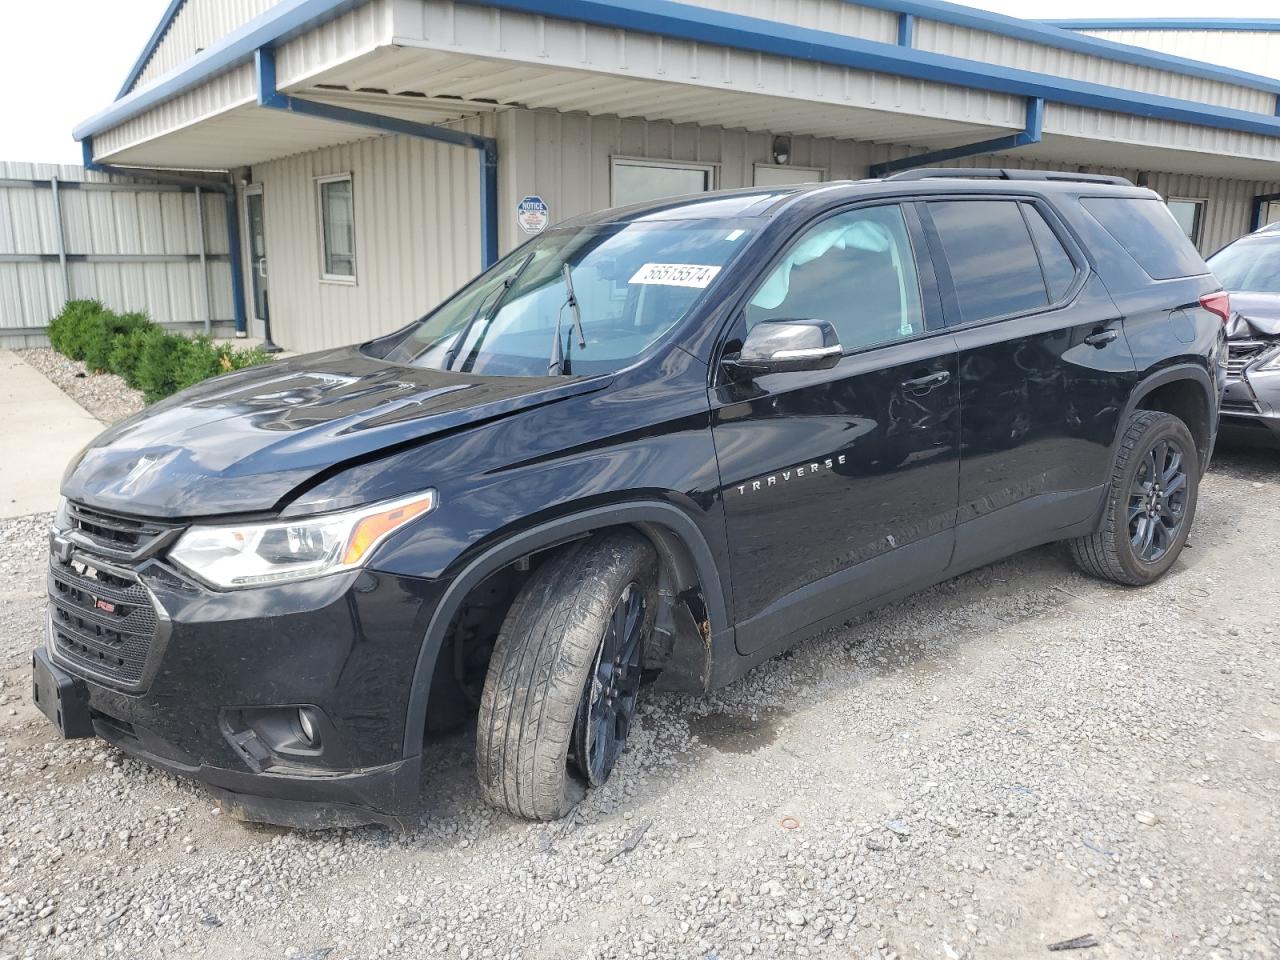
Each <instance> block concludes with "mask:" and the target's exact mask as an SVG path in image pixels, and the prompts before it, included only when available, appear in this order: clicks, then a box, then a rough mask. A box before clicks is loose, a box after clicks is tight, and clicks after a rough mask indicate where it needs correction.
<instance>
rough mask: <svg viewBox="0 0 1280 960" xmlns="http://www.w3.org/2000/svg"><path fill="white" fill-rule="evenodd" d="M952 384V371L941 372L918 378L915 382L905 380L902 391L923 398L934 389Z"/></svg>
mask: <svg viewBox="0 0 1280 960" xmlns="http://www.w3.org/2000/svg"><path fill="white" fill-rule="evenodd" d="M950 382H951V371H950V370H939V371H938V372H937V373H931V374H929V375H927V376H924V377H916V378H915V379H914V380H903V381H902V389H903V390H907V391H909V392H911V393H914V394H915V395H916V396H918V397H922V396H924V395H925V394H926V393H928V392H929V391H930V390H932V389H933V388H934V387H940V386H942V385H943V384H944V383H950Z"/></svg>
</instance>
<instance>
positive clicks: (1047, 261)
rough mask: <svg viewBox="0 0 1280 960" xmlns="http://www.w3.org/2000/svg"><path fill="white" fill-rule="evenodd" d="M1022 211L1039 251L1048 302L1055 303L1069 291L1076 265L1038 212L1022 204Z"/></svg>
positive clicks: (1074, 275)
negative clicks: (1047, 291)
mask: <svg viewBox="0 0 1280 960" xmlns="http://www.w3.org/2000/svg"><path fill="white" fill-rule="evenodd" d="M1022 210H1023V212H1024V213H1026V215H1027V224H1028V225H1029V226H1030V227H1031V235H1032V236H1033V237H1035V240H1036V246H1037V247H1038V248H1039V250H1040V266H1042V267H1044V283H1045V286H1046V287H1048V288H1049V300H1050V302H1051V303H1057V302H1058V301H1059V300H1061V299H1062V298H1063V297H1064V296H1066V293H1067V291H1068V290H1070V289H1071V284H1072V283H1073V282H1074V281H1075V278H1076V265H1075V264H1074V263H1072V262H1071V256H1070V254H1068V253H1067V249H1066V247H1064V246H1063V245H1062V241H1061V240H1059V239H1058V235H1057V234H1056V233H1054V232H1053V230H1052V228H1050V226H1049V224H1047V223H1046V222H1045V219H1044V217H1043V216H1042V215H1041V214H1040V211H1039V210H1037V209H1036V208H1035V207H1033V206H1030V205H1029V204H1023V206H1022Z"/></svg>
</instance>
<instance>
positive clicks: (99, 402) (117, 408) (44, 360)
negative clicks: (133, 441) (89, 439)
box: [17, 347, 143, 426]
mask: <svg viewBox="0 0 1280 960" xmlns="http://www.w3.org/2000/svg"><path fill="white" fill-rule="evenodd" d="M17 354H18V356H19V357H21V358H22V359H23V360H25V361H26V362H27V363H29V364H31V366H33V367H35V368H36V369H37V370H39V371H40V372H41V373H43V374H44V375H45V376H46V377H48V378H49V379H50V380H52V381H53V382H54V384H56V385H57V387H58V389H60V390H61V391H62V392H63V393H65V394H67V395H68V396H69V397H71V399H72V400H74V401H75V402H76V403H78V404H80V406H82V407H84V408H85V410H87V411H89V413H90V414H92V415H93V416H95V417H97V418H98V419H99V420H101V421H102V422H103V423H105V424H107V425H108V426H110V425H111V424H113V423H118V422H119V421H121V420H123V419H125V418H126V417H131V416H133V415H134V414H135V413H137V412H138V411H139V410H141V409H142V407H143V403H142V391H140V390H134V389H133V388H132V387H130V386H129V385H128V384H127V383H125V382H124V380H122V379H121V378H120V377H117V376H116V375H115V374H114V373H89V372H88V371H87V370H86V369H85V365H84V363H82V362H81V361H79V360H70V359H68V358H66V357H64V356H63V355H62V354H60V353H58V352H57V351H56V350H53V349H51V348H49V347H32V348H31V349H29V350H19V351H17Z"/></svg>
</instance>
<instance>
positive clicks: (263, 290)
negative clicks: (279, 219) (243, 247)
mask: <svg viewBox="0 0 1280 960" xmlns="http://www.w3.org/2000/svg"><path fill="white" fill-rule="evenodd" d="M244 208H245V217H244V218H245V222H246V224H247V225H248V229H249V276H250V278H251V279H250V282H251V284H252V289H253V318H254V319H255V320H258V321H260V322H264V323H265V322H266V320H267V233H266V227H265V223H264V217H263V212H262V187H249V188H248V189H247V190H246V191H245V194H244Z"/></svg>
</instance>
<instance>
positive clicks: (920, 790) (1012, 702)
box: [0, 452, 1280, 960]
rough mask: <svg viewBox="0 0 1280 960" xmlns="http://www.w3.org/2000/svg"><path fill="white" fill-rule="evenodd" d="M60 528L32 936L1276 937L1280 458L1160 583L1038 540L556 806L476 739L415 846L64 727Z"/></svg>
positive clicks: (32, 577)
mask: <svg viewBox="0 0 1280 960" xmlns="http://www.w3.org/2000/svg"><path fill="white" fill-rule="evenodd" d="M46 522H47V518H43V517H34V518H26V519H21V520H17V521H4V522H0V564H2V565H3V568H4V570H5V572H6V574H7V576H5V577H4V579H3V581H2V583H0V862H3V864H4V869H3V872H2V873H0V956H8V955H13V956H18V957H26V956H33V957H62V956H67V957H90V956H116V955H119V956H125V957H130V958H135V957H136V958H152V957H157V958H158V957H166V958H171V957H207V958H214V960H218V958H232V957H250V958H258V957H264V958H266V957H290V958H295V960H323V958H328V960H343V958H356V957H360V958H364V957H370V958H373V957H386V956H394V957H429V956H441V955H443V956H448V957H456V958H479V957H503V958H505V957H526V958H548V960H549V958H576V957H599V958H605V957H673V958H674V957H680V958H685V957H699V958H717V960H728V958H734V957H794V956H814V957H840V958H848V957H857V958H875V960H888V958H895V957H900V958H904V960H905V958H908V957H910V958H917V957H919V958H945V960H956V958H962V957H963V958H975V960H976V958H984V960H985V958H997V960H1000V958H1007V960H1015V958H1016V960H1025V958H1029V957H1037V956H1044V957H1049V956H1063V957H1070V958H1080V960H1099V958H1125V960H1133V958H1188V960H1190V958H1195V960H1214V958H1264V957H1266V958H1275V957H1277V956H1280V885H1278V884H1277V882H1276V874H1277V873H1278V872H1280V799H1278V798H1280V694H1278V693H1277V682H1278V681H1280V629H1278V628H1277V626H1276V625H1275V620H1276V610H1277V606H1276V600H1275V598H1276V596H1277V595H1278V593H1280V566H1277V564H1275V563H1274V561H1273V558H1272V553H1273V551H1274V549H1275V544H1276V543H1277V541H1278V540H1280V456H1276V455H1272V454H1262V453H1248V452H1237V453H1223V454H1221V455H1220V457H1219V460H1218V461H1217V464H1216V465H1215V467H1214V470H1213V472H1212V474H1211V475H1210V477H1209V478H1208V479H1207V481H1206V483H1205V485H1204V488H1203V491H1202V496H1201V502H1200V516H1199V518H1198V521H1197V526H1196V530H1195V535H1194V538H1193V545H1192V548H1191V549H1189V550H1188V551H1187V552H1186V553H1185V554H1184V556H1183V559H1182V560H1181V561H1180V562H1179V564H1178V566H1177V567H1175V569H1174V571H1173V572H1172V573H1171V574H1170V575H1169V576H1168V577H1166V578H1165V579H1164V580H1163V581H1162V582H1161V583H1159V584H1158V585H1156V586H1154V587H1151V588H1148V589H1146V590H1141V591H1134V590H1126V589H1122V588H1118V587H1114V586H1109V585H1104V584H1101V583H1098V582H1095V581H1091V580H1087V579H1085V578H1084V577H1082V576H1081V575H1079V574H1078V573H1076V572H1075V571H1074V570H1073V568H1071V567H1070V566H1069V565H1068V563H1067V562H1066V561H1065V560H1064V559H1063V558H1062V556H1061V554H1060V553H1059V552H1058V551H1057V550H1056V549H1052V548H1046V549H1040V550H1035V551H1031V552H1029V553H1025V554H1022V555H1020V556H1018V557H1016V558H1014V559H1011V560H1008V561H1005V562H1002V563H998V564H995V565H993V566H990V567H987V568H984V569H982V570H979V571H977V572H975V573H972V574H970V575H968V576H965V577H963V578H960V579H958V580H955V581H952V582H950V583H947V584H943V585H942V586H940V587H937V588H935V589H933V590H931V591H929V592H927V593H924V594H922V595H920V596H918V597H916V598H913V599H912V600H910V601H907V602H904V603H901V604H898V605H896V606H893V607H890V608H887V609H885V610H882V611H880V612H878V613H876V614H874V615H871V616H869V617H866V618H863V619H862V620H860V621H859V622H856V623H854V624H851V625H849V626H848V627H846V628H844V629H842V630H839V631H836V632H833V633H830V634H828V635H826V636H825V637H822V638H819V639H816V640H814V641H811V642H809V643H807V644H804V645H803V646H801V647H800V648H798V649H797V650H795V651H793V652H792V653H791V654H789V655H787V656H784V657H780V658H778V659H776V660H774V661H772V662H770V663H768V664H766V665H764V666H763V667H761V668H759V669H757V670H756V671H754V672H753V673H752V674H751V675H750V676H749V677H747V678H746V679H744V680H743V681H741V682H739V683H737V684H735V685H733V686H732V687H730V688H728V689H726V690H724V691H721V692H720V693H718V694H717V695H716V696H715V697H713V698H711V699H710V700H701V699H696V698H690V697H682V696H675V695H661V696H652V695H651V696H650V697H649V699H648V701H647V702H646V704H645V706H644V710H643V716H642V718H641V723H640V729H639V732H638V734H637V735H636V742H635V743H634V745H633V746H632V747H631V748H630V749H629V750H628V752H627V754H626V755H625V756H624V757H623V760H622V762H621V763H620V765H619V768H618V770H617V771H616V773H615V775H614V777H613V780H612V781H611V782H610V784H609V785H607V786H606V787H605V788H604V789H601V790H598V791H595V792H593V793H592V794H591V795H590V796H589V797H588V799H587V801H586V802H585V803H584V805H583V806H582V807H581V808H580V809H579V811H578V812H577V814H576V815H574V816H572V817H571V818H568V819H566V820H564V821H561V822H559V823H554V824H549V825H548V824H538V825H531V824H527V823H523V822H518V821H515V820H512V819H510V818H509V817H507V816H505V815H501V814H497V813H495V812H493V811H491V810H488V809H487V808H485V807H483V806H482V805H481V804H480V802H479V800H478V798H477V791H476V786H475V782H474V778H473V776H472V772H471V768H470V756H471V750H472V746H473V742H474V735H473V734H471V733H468V734H460V735H458V736H456V737H455V738H453V739H450V740H449V741H447V742H444V743H442V744H439V745H437V746H435V747H433V752H432V754H431V757H430V762H429V763H428V765H427V767H428V769H427V771H426V773H425V774H424V784H423V787H424V791H425V796H426V798H427V799H426V800H425V805H424V810H423V816H424V824H423V826H421V827H420V828H419V829H417V830H415V831H414V832H412V833H410V834H407V835H395V834H391V833H388V832H387V831H385V830H381V829H373V828H370V829H361V830H347V831H340V832H330V833H323V834H302V833H291V832H287V831H283V830H277V829H272V828H266V827H255V826H246V825H244V824H240V823H237V822H234V821H231V820H229V819H228V818H227V817H225V816H222V815H220V814H219V811H218V809H217V807H216V806H215V805H214V804H213V803H212V802H211V801H210V799H209V798H208V797H207V796H206V795H205V794H203V793H201V792H200V790H199V789H198V788H196V787H194V786H192V785H190V784H187V783H185V782H182V781H179V780H176V779H174V778H171V777H169V776H166V775H162V774H160V773H157V772H154V771H152V770H150V769H148V768H147V767H145V766H143V765H141V764H139V763H136V762H134V761H131V760H128V759H127V758H125V757H124V756H123V755H121V754H120V753H118V752H116V751H115V750H113V749H111V748H109V747H106V746H105V745H104V744H102V743H100V742H93V741H77V742H71V743H63V742H59V741H57V740H55V739H54V737H53V733H52V729H51V728H50V726H49V725H48V724H47V723H45V722H44V720H43V719H42V718H41V717H40V716H39V715H38V714H37V713H36V711H35V709H34V708H33V707H31V706H30V705H29V703H28V674H27V671H28V667H27V657H28V650H29V648H30V647H32V646H33V645H34V644H36V642H37V641H38V639H39V636H40V629H39V622H40V617H41V609H42V606H43V599H42V594H43V590H44V581H43V572H42V571H43V565H44V557H43V549H44V544H43V530H44V525H45V523H46ZM628 847H630V848H632V849H627V848H628ZM1085 935H1089V936H1091V937H1092V938H1094V940H1096V943H1097V946H1093V947H1084V948H1081V949H1078V950H1075V951H1071V952H1064V953H1060V954H1059V953H1053V954H1050V953H1049V952H1048V948H1049V945H1051V944H1056V943H1058V942H1060V941H1064V940H1068V939H1070V938H1076V937H1081V936H1085Z"/></svg>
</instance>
